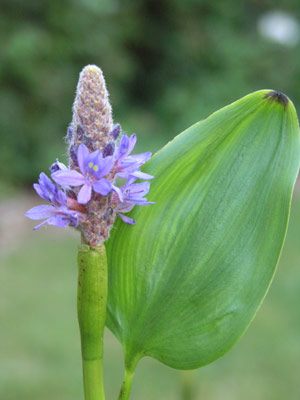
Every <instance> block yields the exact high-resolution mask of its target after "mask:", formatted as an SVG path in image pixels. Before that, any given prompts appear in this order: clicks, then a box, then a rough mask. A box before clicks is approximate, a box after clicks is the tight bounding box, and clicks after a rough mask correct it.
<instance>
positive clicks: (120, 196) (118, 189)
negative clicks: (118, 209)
mask: <svg viewBox="0 0 300 400" xmlns="http://www.w3.org/2000/svg"><path fill="white" fill-rule="evenodd" d="M112 190H113V191H115V192H116V193H117V195H118V198H119V200H120V201H123V200H124V198H123V193H122V190H121V189H120V188H118V187H117V186H115V185H112Z"/></svg>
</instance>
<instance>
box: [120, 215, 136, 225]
mask: <svg viewBox="0 0 300 400" xmlns="http://www.w3.org/2000/svg"><path fill="white" fill-rule="evenodd" d="M118 216H119V217H120V218H121V219H122V220H123V221H124V222H125V223H126V224H129V225H134V224H135V223H136V221H135V220H134V219H132V218H129V217H126V215H122V214H120V213H118Z"/></svg>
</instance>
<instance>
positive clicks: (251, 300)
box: [107, 90, 299, 369]
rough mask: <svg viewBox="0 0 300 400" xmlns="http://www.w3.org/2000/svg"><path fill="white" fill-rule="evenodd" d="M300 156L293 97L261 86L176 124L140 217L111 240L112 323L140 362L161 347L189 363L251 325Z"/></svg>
mask: <svg viewBox="0 0 300 400" xmlns="http://www.w3.org/2000/svg"><path fill="white" fill-rule="evenodd" d="M298 166H299V130H298V122H297V117H296V112H295V109H294V107H293V105H292V103H291V102H290V101H289V100H288V98H287V97H285V96H284V95H281V94H279V93H276V92H272V91H268V90H263V91H259V92H255V93H253V94H250V95H248V96H246V97H244V98H242V99H241V100H239V101H237V102H235V103H233V104H231V105H229V106H228V107H225V108H223V109H221V110H219V111H218V112H216V113H214V114H212V115H211V116H210V117H209V118H207V119H206V120H204V121H201V122H199V123H197V124H195V125H193V126H192V127H191V128H189V129H188V130H186V131H185V132H183V133H182V134H181V135H179V136H177V137H176V138H175V139H174V140H173V141H172V142H170V143H169V144H168V145H166V146H165V147H164V148H163V149H162V150H161V151H159V152H158V153H157V154H156V155H155V156H154V157H153V159H152V160H151V161H150V162H149V163H148V165H147V168H145V171H147V172H148V173H151V174H153V175H154V176H155V179H154V180H153V181H152V183H151V191H150V194H149V199H150V200H151V201H156V203H157V204H156V205H152V206H149V207H135V209H134V211H133V212H132V214H131V216H133V217H134V218H135V219H136V220H137V224H136V226H134V227H132V226H127V225H125V224H124V223H122V222H119V223H117V224H116V227H115V229H114V230H113V231H112V235H111V236H112V237H111V239H110V240H109V242H108V244H107V252H108V263H109V305H108V320H107V325H108V327H109V328H110V329H111V330H112V331H113V333H114V334H115V335H116V336H117V337H118V338H119V340H120V342H121V343H122V345H123V347H124V352H125V359H126V364H127V367H128V368H129V369H133V368H134V365H135V363H136V361H137V360H138V359H139V358H141V357H142V356H152V357H154V358H156V359H158V360H160V361H161V362H163V363H165V364H167V365H169V366H171V367H174V368H179V369H192V368H196V367H200V366H202V365H205V364H208V363H210V362H212V361H213V360H215V359H217V358H218V357H220V356H222V355H223V354H224V353H225V352H226V351H228V350H229V349H230V348H231V347H232V346H233V345H234V344H235V343H236V342H237V340H238V339H239V338H240V337H241V335H242V334H243V333H244V331H245V330H246V328H247V326H248V325H249V323H250V322H251V320H252V318H253V316H254V315H255V312H256V311H257V309H258V307H259V305H260V304H261V302H262V300H263V298H264V296H265V294H266V291H267V289H268V287H269V285H270V282H271V280H272V277H273V274H274V271H275V268H276V264H277V261H278V258H279V255H280V252H281V248H282V245H283V241H284V238H285V234H286V229H287V222H288V216H289V208H290V201H291V193H292V189H293V185H294V182H295V179H296V175H297V171H298Z"/></svg>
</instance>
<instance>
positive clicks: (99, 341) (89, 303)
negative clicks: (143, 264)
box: [77, 244, 107, 400]
mask: <svg viewBox="0 0 300 400" xmlns="http://www.w3.org/2000/svg"><path fill="white" fill-rule="evenodd" d="M106 302H107V261H106V253H105V247H104V246H103V245H102V246H100V247H99V248H94V247H91V246H88V245H86V244H81V245H79V248H78V292H77V314H78V322H79V328H80V336H81V354H82V367H83V383H84V396H85V400H104V399H105V394H104V386H103V364H102V363H103V334H104V327H105V319H106Z"/></svg>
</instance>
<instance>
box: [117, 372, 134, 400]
mask: <svg viewBox="0 0 300 400" xmlns="http://www.w3.org/2000/svg"><path fill="white" fill-rule="evenodd" d="M133 374H134V372H132V371H129V370H127V369H125V375H124V381H123V384H122V387H121V390H120V394H119V400H127V399H129V396H130V392H131V385H132V378H133Z"/></svg>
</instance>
